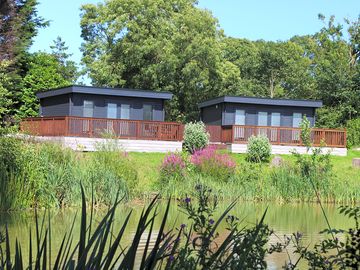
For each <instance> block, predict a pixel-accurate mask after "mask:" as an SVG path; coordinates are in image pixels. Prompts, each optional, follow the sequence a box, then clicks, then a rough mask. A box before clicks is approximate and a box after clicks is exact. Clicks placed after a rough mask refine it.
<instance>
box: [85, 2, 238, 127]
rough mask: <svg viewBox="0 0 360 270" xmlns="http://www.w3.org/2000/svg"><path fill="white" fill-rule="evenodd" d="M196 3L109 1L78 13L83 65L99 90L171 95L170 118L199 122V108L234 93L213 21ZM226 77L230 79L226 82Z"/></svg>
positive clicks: (235, 73) (231, 67)
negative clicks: (226, 91) (226, 90)
mask: <svg viewBox="0 0 360 270" xmlns="http://www.w3.org/2000/svg"><path fill="white" fill-rule="evenodd" d="M196 2H197V1H194V0H181V1H178V0H176V1H175V0H147V1H140V0H110V1H107V2H105V4H98V5H84V6H83V7H82V18H81V28H82V37H83V39H84V41H85V42H84V44H83V46H82V51H83V59H82V61H83V63H84V64H85V66H86V69H87V72H88V74H89V76H90V78H91V79H92V82H93V84H95V85H98V86H113V87H130V88H143V89H154V90H167V91H171V92H172V93H174V98H173V100H172V101H171V102H170V109H171V110H170V114H168V115H170V118H172V119H183V120H184V119H186V120H192V119H196V118H197V117H198V108H197V103H198V102H199V101H201V100H204V99H206V98H210V97H215V96H217V95H218V94H219V93H220V91H221V89H222V88H223V86H225V88H229V89H231V88H232V85H234V84H236V83H237V82H236V80H235V81H234V79H236V77H237V76H238V74H239V71H238V70H237V67H236V66H234V65H232V64H231V63H230V62H226V61H224V59H223V58H222V57H221V47H220V40H221V39H222V38H223V34H222V31H220V30H219V29H218V24H217V20H216V19H215V18H214V17H213V16H212V15H211V14H210V13H209V12H208V11H206V10H202V9H200V8H198V7H197V6H196ZM228 72H230V74H231V76H228V74H229V73H228Z"/></svg>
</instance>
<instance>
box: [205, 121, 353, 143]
mask: <svg viewBox="0 0 360 270" xmlns="http://www.w3.org/2000/svg"><path fill="white" fill-rule="evenodd" d="M207 130H208V132H209V133H210V141H211V142H218V141H219V140H220V142H222V143H238V144H246V143H247V142H248V140H249V138H250V137H251V136H253V135H254V136H256V135H264V136H266V137H267V138H268V139H269V141H270V143H271V144H272V145H288V146H303V145H304V144H303V143H302V141H301V136H300V133H301V129H300V128H290V127H268V126H236V125H235V126H227V127H222V128H219V126H207ZM311 140H312V144H313V146H321V145H324V146H328V147H341V148H343V147H346V130H340V129H339V130H338V129H320V128H313V129H311Z"/></svg>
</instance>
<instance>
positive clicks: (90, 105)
mask: <svg viewBox="0 0 360 270" xmlns="http://www.w3.org/2000/svg"><path fill="white" fill-rule="evenodd" d="M83 116H84V117H94V101H91V100H84V110H83Z"/></svg>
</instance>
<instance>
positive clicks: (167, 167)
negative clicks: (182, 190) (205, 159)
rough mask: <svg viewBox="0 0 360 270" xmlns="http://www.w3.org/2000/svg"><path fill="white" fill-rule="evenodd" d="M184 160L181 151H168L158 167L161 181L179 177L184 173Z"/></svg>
mask: <svg viewBox="0 0 360 270" xmlns="http://www.w3.org/2000/svg"><path fill="white" fill-rule="evenodd" d="M185 169H186V165H185V161H184V158H183V157H182V155H181V153H170V154H167V155H166V156H165V157H164V160H163V162H162V164H161V168H160V180H161V182H168V181H169V180H170V179H175V180H178V179H181V178H182V177H184V175H185Z"/></svg>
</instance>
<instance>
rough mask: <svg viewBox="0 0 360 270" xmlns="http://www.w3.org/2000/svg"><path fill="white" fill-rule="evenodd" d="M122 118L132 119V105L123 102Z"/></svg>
mask: <svg viewBox="0 0 360 270" xmlns="http://www.w3.org/2000/svg"><path fill="white" fill-rule="evenodd" d="M120 118H121V119H130V105H129V104H121V107H120Z"/></svg>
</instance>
